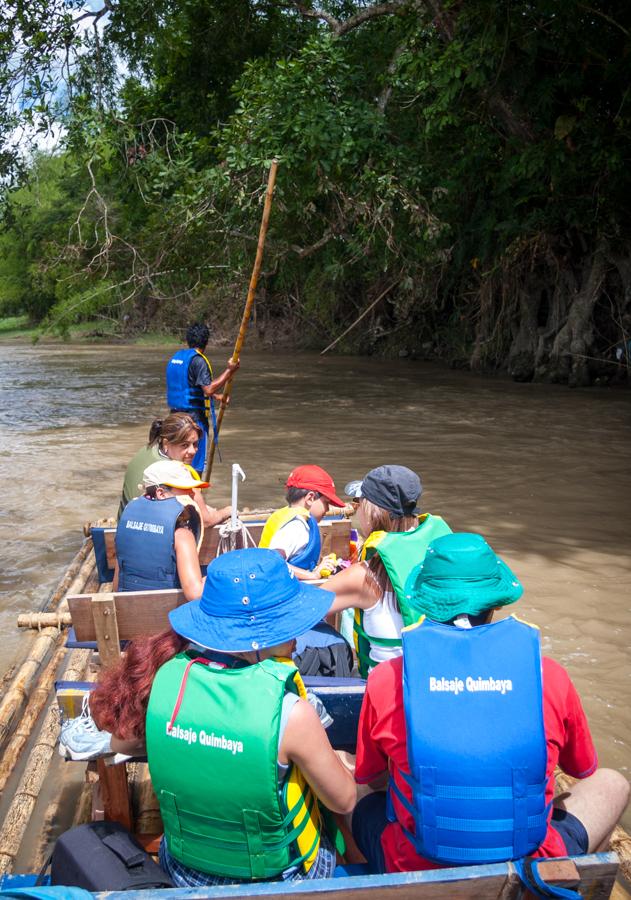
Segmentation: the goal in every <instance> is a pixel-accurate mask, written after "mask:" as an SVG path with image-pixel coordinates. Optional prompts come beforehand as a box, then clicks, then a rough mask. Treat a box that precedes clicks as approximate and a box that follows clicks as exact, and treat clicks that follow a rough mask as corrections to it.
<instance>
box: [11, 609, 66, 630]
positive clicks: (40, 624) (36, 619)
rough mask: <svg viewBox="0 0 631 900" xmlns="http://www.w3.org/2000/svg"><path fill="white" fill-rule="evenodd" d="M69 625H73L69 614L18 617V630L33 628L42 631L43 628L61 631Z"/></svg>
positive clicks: (51, 613) (57, 613)
mask: <svg viewBox="0 0 631 900" xmlns="http://www.w3.org/2000/svg"><path fill="white" fill-rule="evenodd" d="M67 625H72V616H71V615H70V613H69V612H67V613H64V612H50V613H37V612H30V613H20V615H19V616H18V628H31V629H36V630H37V631H41V630H42V628H57V629H58V630H59V631H60V630H61V629H62V628H64V627H65V626H67Z"/></svg>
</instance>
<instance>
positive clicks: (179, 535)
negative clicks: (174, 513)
mask: <svg viewBox="0 0 631 900" xmlns="http://www.w3.org/2000/svg"><path fill="white" fill-rule="evenodd" d="M174 541H175V558H176V560H177V574H178V577H179V579H180V584H181V585H182V590H183V591H184V596H185V597H186V599H187V600H198V599H199V598H200V597H201V595H202V587H203V580H202V570H201V569H200V567H199V557H198V556H197V544H196V543H195V537H194V535H193V532H192V531H189V529H188V528H176V530H175V538H174Z"/></svg>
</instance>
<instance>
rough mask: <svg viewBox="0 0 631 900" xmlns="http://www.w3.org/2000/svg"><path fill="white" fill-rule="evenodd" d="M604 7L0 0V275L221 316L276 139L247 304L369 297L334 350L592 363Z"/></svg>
mask: <svg viewBox="0 0 631 900" xmlns="http://www.w3.org/2000/svg"><path fill="white" fill-rule="evenodd" d="M630 28H631V15H630V12H629V7H628V4H627V3H625V2H623V0H610V2H607V3H605V2H603V0H594V2H593V3H590V4H587V3H583V2H579V0H567V2H565V3H562V4H560V3H558V2H557V0H529V2H526V0H510V2H509V0H503V2H497V0H389V2H388V0H386V2H383V3H373V2H368V0H353V2H352V0H326V2H323V3H322V5H321V6H320V7H317V6H316V4H313V3H309V2H304V3H303V2H290V0H178V2H174V0H156V2H155V3H154V4H150V5H149V6H147V5H146V4H145V3H140V2H138V0H126V2H125V3H115V2H114V0H106V2H105V5H103V6H102V7H101V6H97V7H94V8H93V7H89V8H88V7H86V6H80V5H79V4H78V3H76V4H72V3H70V4H69V3H68V2H62V0H51V2H47V3H46V4H44V3H40V2H38V0H36V2H30V3H29V4H28V5H27V4H23V3H21V2H20V3H17V2H15V0H12V2H9V3H8V4H5V5H4V6H3V7H2V10H1V11H0V34H1V35H2V38H1V39H0V52H1V54H2V58H1V59H0V69H1V70H2V72H3V74H2V76H0V136H1V138H2V145H1V147H2V156H1V157H0V161H1V164H2V166H3V169H4V172H5V177H4V185H5V188H6V187H7V186H8V185H9V184H10V183H11V182H10V179H11V178H14V179H15V178H17V179H22V180H21V181H18V182H17V183H18V184H21V185H22V186H20V187H17V188H16V189H15V190H14V191H13V192H12V193H10V195H9V197H8V198H7V200H6V203H5V210H4V215H3V228H4V230H3V233H2V236H1V238H0V240H1V241H2V244H3V247H4V248H5V249H6V253H5V257H4V261H3V262H0V302H2V304H3V308H5V309H7V310H11V311H13V310H16V309H28V311H29V312H30V313H31V314H32V315H33V317H34V318H36V319H42V318H44V317H46V316H48V320H47V321H49V322H51V323H54V324H56V325H57V326H60V327H62V328H63V327H64V323H65V324H67V323H68V322H69V321H70V320H72V319H73V318H76V317H78V316H84V315H87V314H88V313H90V314H94V312H95V310H98V311H100V312H101V313H102V314H104V315H109V316H112V317H115V318H119V319H121V320H122V317H123V315H124V317H125V322H126V323H127V326H128V327H136V328H137V327H146V325H147V323H148V322H149V321H151V320H153V319H155V318H156V317H157V319H158V320H159V321H161V322H163V323H164V324H166V325H168V324H169V323H171V324H173V323H174V322H176V321H177V322H179V321H180V320H181V308H182V304H185V305H187V307H188V309H189V310H190V311H191V313H192V312H193V311H194V312H195V313H196V314H199V315H203V316H206V317H212V318H214V319H215V320H216V321H221V320H224V321H227V320H229V319H230V316H231V315H232V311H233V306H234V304H235V302H236V299H237V298H238V297H240V295H241V293H242V290H243V283H244V278H245V276H246V273H247V269H248V265H249V261H250V260H251V257H252V255H253V249H254V241H255V240H256V232H257V222H258V219H259V216H260V205H261V199H262V193H263V189H264V179H265V174H264V173H265V169H266V167H267V165H268V164H269V160H270V159H271V158H272V157H277V158H278V159H279V161H280V175H279V182H278V187H277V194H276V199H275V207H274V213H273V218H272V228H271V231H270V235H269V240H268V248H267V256H266V258H267V272H266V273H265V277H264V279H263V288H264V291H263V293H262V295H261V297H260V298H259V321H260V322H261V327H266V324H265V323H267V325H268V326H269V327H273V325H274V323H275V322H276V323H279V322H281V321H287V320H289V321H290V322H302V323H304V322H308V323H309V325H310V329H311V330H310V334H311V339H312V340H314V341H317V340H318V338H317V334H318V331H319V330H320V329H321V328H326V334H327V336H328V335H329V334H330V332H331V324H330V323H331V322H332V321H333V322H335V323H339V330H340V332H341V331H342V330H344V328H345V327H346V326H348V325H351V324H352V322H353V320H354V319H356V318H357V317H358V316H359V315H360V313H362V311H364V310H366V309H367V308H368V307H369V306H370V305H371V304H374V307H371V311H370V314H369V316H367V317H364V318H363V319H362V325H361V327H360V328H358V329H357V330H351V332H350V334H349V338H348V339H347V340H348V343H346V344H345V347H346V349H348V348H357V349H360V350H363V351H365V352H375V351H378V352H393V351H397V350H399V349H401V348H404V349H405V350H406V351H407V352H412V353H417V354H427V355H439V356H443V357H445V358H448V359H451V360H452V361H454V362H461V363H463V364H465V363H466V364H470V365H478V366H485V367H489V366H491V367H494V366H501V367H505V368H508V370H509V371H511V372H512V374H513V375H514V377H516V378H524V379H525V378H533V377H534V378H548V379H554V380H563V381H570V382H571V383H586V382H587V381H589V380H590V379H591V378H592V377H594V376H595V375H596V374H599V375H600V374H602V373H605V374H606V375H607V376H608V377H609V376H611V375H612V374H620V371H621V370H623V372H624V371H626V364H627V358H626V356H625V353H626V350H625V351H624V352H623V354H622V358H620V356H621V354H620V352H619V350H620V347H621V346H622V347H623V348H624V347H625V346H626V341H627V340H628V337H629V335H628V331H629V330H631V311H630V309H629V297H630V295H631V290H630V287H629V280H630V278H631V253H630V246H629V219H628V216H627V215H626V207H627V204H628V201H627V198H628V196H629V195H631V192H630V190H629V184H628V181H629V175H628V172H629V159H628V157H629V146H630V142H629V138H630V134H629V132H630V112H629V102H630V97H629V86H628V61H629V51H630V49H631V41H630V33H631V32H630ZM55 129H56V130H57V132H58V133H60V134H61V137H62V141H61V146H60V147H59V149H58V150H57V151H56V153H57V155H56V156H55V157H53V159H48V160H46V159H44V158H43V157H41V155H40V156H35V157H32V156H31V157H30V156H28V154H25V151H24V139H25V138H28V137H31V138H32V137H34V136H39V140H40V141H41V136H42V135H45V134H49V133H51V132H54V131H55ZM20 139H22V141H21V140H20ZM36 184H37V185H39V186H40V188H39V189H40V190H41V185H42V184H44V185H45V194H46V196H47V197H48V198H49V200H48V201H45V202H44V201H42V205H40V206H38V207H37V213H35V212H34V210H35V207H34V206H33V205H29V204H31V201H32V198H33V196H35V192H36V187H35V186H36ZM29 198H30V199H29ZM47 204H48V205H47ZM49 217H50V218H49ZM35 286H37V289H35ZM29 304H30V305H29ZM178 310H179V312H178Z"/></svg>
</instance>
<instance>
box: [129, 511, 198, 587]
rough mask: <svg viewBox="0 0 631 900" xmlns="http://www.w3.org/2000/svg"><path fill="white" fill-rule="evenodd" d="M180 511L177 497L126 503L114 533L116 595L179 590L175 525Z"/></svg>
mask: <svg viewBox="0 0 631 900" xmlns="http://www.w3.org/2000/svg"><path fill="white" fill-rule="evenodd" d="M182 510H183V507H182V504H181V503H180V501H179V500H178V499H177V498H176V497H169V498H168V499H167V500H149V499H148V498H147V497H137V498H136V499H135V500H132V501H131V503H128V504H127V506H126V507H125V509H124V511H123V515H122V516H121V519H120V522H119V523H118V527H117V529H116V559H117V560H118V572H119V575H118V590H119V591H145V590H146V591H157V590H166V589H168V588H179V587H181V585H180V579H179V578H178V575H177V562H176V557H175V523H176V521H177V517H178V516H179V515H180V513H181V512H182Z"/></svg>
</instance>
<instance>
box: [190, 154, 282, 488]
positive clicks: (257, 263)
mask: <svg viewBox="0 0 631 900" xmlns="http://www.w3.org/2000/svg"><path fill="white" fill-rule="evenodd" d="M277 170H278V161H277V160H276V159H273V160H272V163H271V165H270V170H269V175H268V178H267V189H266V191H265V202H264V204H263V215H262V217H261V227H260V229H259V239H258V243H257V245H256V257H255V259H254V266H253V268H252V275H251V276H250V284H249V286H248V295H247V298H246V301H245V307H244V310H243V316H242V318H241V327H240V328H239V333H238V335H237V339H236V341H235V344H234V350H233V351H232V362H235V363H236V362H238V361H239V357H240V355H241V350H242V348H243V344H244V341H245V335H246V332H247V330H248V325H249V323H250V315H251V313H252V307H253V306H254V298H255V296H256V286H257V284H258V280H259V274H260V271H261V265H262V263H263V248H264V246H265V237H266V235H267V226H268V224H269V216H270V211H271V208H272V196H273V194H274V185H275V184H276V172H277ZM233 377H234V375H231V376H230V378H229V379H228V381H227V382H226V384H225V385H224V388H223V391H222V398H223V399H222V401H221V404H220V406H219V412H218V414H217V434H219V431H220V429H221V423H222V422H223V417H224V412H225V410H226V406H227V404H228V400H229V398H230V392H231V391H232V380H233ZM214 458H215V438H214V435H213V439H212V442H211V445H210V451H209V454H208V462H207V463H206V465H205V467H204V480H205V481H208V476H209V475H210V473H211V471H212V467H213V460H214Z"/></svg>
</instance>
